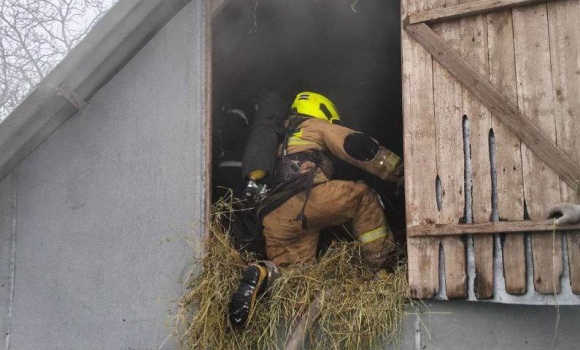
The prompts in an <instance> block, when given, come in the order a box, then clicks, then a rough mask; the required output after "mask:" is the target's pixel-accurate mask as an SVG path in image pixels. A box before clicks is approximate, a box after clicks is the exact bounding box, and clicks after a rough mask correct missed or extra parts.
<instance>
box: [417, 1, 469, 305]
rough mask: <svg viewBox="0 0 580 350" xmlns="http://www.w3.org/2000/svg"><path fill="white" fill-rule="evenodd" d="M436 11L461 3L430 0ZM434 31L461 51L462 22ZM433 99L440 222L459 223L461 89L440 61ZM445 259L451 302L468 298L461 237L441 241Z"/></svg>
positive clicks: (435, 64)
mask: <svg viewBox="0 0 580 350" xmlns="http://www.w3.org/2000/svg"><path fill="white" fill-rule="evenodd" d="M427 3H429V4H430V6H431V7H433V8H439V7H444V6H451V5H456V4H457V3H458V0H428V1H427ZM433 30H434V31H435V32H437V33H438V34H439V35H441V37H442V38H443V39H444V40H445V41H447V43H449V45H451V46H452V47H454V48H455V49H456V50H458V51H459V50H460V46H461V43H460V27H459V21H450V22H447V23H441V24H436V25H434V26H433ZM433 91H434V92H433V96H434V102H435V128H436V130H435V132H436V138H437V149H436V151H437V173H438V175H439V178H440V179H441V186H442V191H441V194H442V195H441V203H442V206H441V211H440V213H439V222H440V223H443V224H446V223H458V222H459V220H460V219H461V218H462V217H463V216H464V212H465V193H464V174H463V171H464V157H463V126H462V102H463V101H462V86H461V84H460V83H459V82H458V81H457V80H456V79H455V78H454V77H453V75H451V73H449V72H448V71H447V70H446V69H445V68H444V67H443V66H441V65H440V64H439V63H438V62H436V61H433ZM441 243H442V245H443V254H444V257H445V289H446V292H447V297H448V298H449V299H455V298H465V297H467V266H466V263H467V259H466V246H465V240H464V239H463V238H462V237H447V238H444V239H442V242H441Z"/></svg>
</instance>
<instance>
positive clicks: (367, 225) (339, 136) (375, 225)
mask: <svg viewBox="0 0 580 350" xmlns="http://www.w3.org/2000/svg"><path fill="white" fill-rule="evenodd" d="M353 133H356V131H354V130H351V129H349V128H346V127H343V126H339V125H333V124H330V123H328V122H327V121H324V120H321V119H315V118H309V119H306V120H305V121H303V122H302V123H300V124H299V125H298V129H297V130H296V131H295V132H294V133H293V134H292V136H291V137H290V138H289V139H288V143H287V153H288V154H294V153H299V152H305V151H312V150H317V151H321V152H323V153H331V154H333V155H334V156H336V157H338V158H339V159H341V160H343V161H345V162H347V163H350V164H352V165H354V166H357V167H359V168H361V169H363V170H366V171H368V172H369V173H371V174H374V175H376V176H378V177H380V178H381V179H387V178H389V175H391V174H392V173H393V171H395V169H397V168H399V167H400V163H401V159H400V158H399V157H398V156H397V155H395V154H394V153H392V152H391V151H389V150H387V149H386V148H384V147H379V151H378V153H377V154H376V156H375V157H374V158H373V159H371V160H368V161H360V160H357V159H354V158H353V157H351V156H350V155H349V154H348V153H347V152H346V150H345V147H344V143H345V139H346V137H347V136H348V135H350V134H353ZM315 166H316V165H315V164H314V163H313V162H310V161H305V162H302V164H301V166H300V172H301V173H306V172H308V171H310V170H312V167H315ZM332 172H333V169H332V165H331V162H330V161H329V159H328V158H326V159H324V161H323V162H322V164H321V165H320V169H318V170H317V173H316V176H315V178H314V182H315V183H318V184H319V185H318V186H316V187H314V188H312V191H311V193H310V196H309V197H308V200H307V201H306V195H305V192H300V193H298V194H296V195H294V196H292V197H291V198H290V199H288V200H286V201H285V202H284V203H283V204H281V205H280V206H278V207H277V208H276V209H274V210H273V211H271V212H270V213H268V214H267V215H266V216H265V217H264V219H263V221H262V223H263V225H264V236H265V239H266V254H267V256H268V259H270V260H272V261H273V262H274V263H276V264H278V265H287V264H292V263H312V262H313V261H314V259H315V257H316V247H317V244H318V237H319V234H320V230H322V229H324V228H329V227H333V226H339V225H343V224H347V223H351V224H352V225H353V229H354V235H355V236H356V237H357V238H358V239H359V240H360V241H361V243H362V247H361V254H362V257H363V260H365V261H366V262H367V263H368V264H369V265H370V266H371V267H372V268H380V267H382V266H383V265H384V264H385V263H386V262H387V261H389V260H392V257H393V255H394V253H395V251H396V247H395V245H394V243H393V235H392V233H391V231H390V229H389V227H388V225H387V223H386V221H385V217H384V214H383V209H382V207H381V204H380V201H379V199H378V196H377V195H376V194H375V193H374V192H373V191H372V190H371V189H369V188H368V187H367V186H366V185H365V184H364V183H357V182H352V181H340V180H330V179H332ZM304 203H306V206H305V207H304ZM303 208H305V211H304V214H305V216H306V218H307V219H308V225H307V226H306V227H305V226H304V225H302V223H301V222H300V221H299V220H297V219H296V217H297V215H298V214H299V213H300V211H301V210H302V209H303Z"/></svg>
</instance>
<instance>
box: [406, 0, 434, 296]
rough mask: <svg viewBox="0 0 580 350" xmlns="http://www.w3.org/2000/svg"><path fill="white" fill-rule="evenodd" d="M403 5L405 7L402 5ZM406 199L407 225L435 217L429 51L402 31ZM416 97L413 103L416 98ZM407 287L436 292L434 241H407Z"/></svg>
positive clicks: (409, 2) (417, 6)
mask: <svg viewBox="0 0 580 350" xmlns="http://www.w3.org/2000/svg"><path fill="white" fill-rule="evenodd" d="M407 6H408V7H407ZM424 6H425V4H424V3H423V2H422V1H419V0H403V1H401V10H402V14H403V15H405V14H406V13H407V8H408V9H409V10H410V11H417V10H421V9H423V8H424ZM401 35H402V55H403V57H402V62H403V74H402V76H403V115H404V139H405V144H404V156H405V157H404V158H405V198H406V199H405V202H406V215H407V223H408V224H409V225H425V224H429V223H436V222H438V219H439V217H438V216H439V214H438V211H437V201H436V193H435V179H436V177H437V168H436V163H435V161H436V160H435V157H433V156H431V154H432V150H434V149H435V147H436V145H435V122H434V115H433V80H432V79H433V71H432V66H433V65H432V59H431V55H429V53H428V52H426V51H425V50H424V49H423V48H422V47H421V45H419V44H418V43H417V42H415V41H414V40H413V39H412V38H411V37H409V35H408V34H407V33H406V32H405V31H404V30H402V31H401ZM418 96H420V97H421V99H420V101H418V99H417V97H418ZM407 252H408V255H409V286H410V290H411V296H412V297H414V298H433V297H434V296H435V295H436V294H437V292H438V291H439V272H438V267H439V239H437V238H435V239H433V238H419V239H415V238H409V239H407Z"/></svg>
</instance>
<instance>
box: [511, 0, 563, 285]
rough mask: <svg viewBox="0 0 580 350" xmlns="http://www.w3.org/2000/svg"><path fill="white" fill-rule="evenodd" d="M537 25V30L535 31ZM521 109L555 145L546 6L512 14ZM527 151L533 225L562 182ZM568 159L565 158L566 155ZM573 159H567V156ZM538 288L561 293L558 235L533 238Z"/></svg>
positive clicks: (527, 194) (556, 199) (526, 186)
mask: <svg viewBox="0 0 580 350" xmlns="http://www.w3.org/2000/svg"><path fill="white" fill-rule="evenodd" d="M531 24H533V25H531ZM513 27H514V48H515V59H516V79H517V84H518V105H519V108H520V110H521V111H522V113H524V114H526V115H527V116H528V117H529V118H530V119H531V120H532V121H533V123H534V124H535V125H537V126H538V127H539V128H540V129H541V130H542V131H543V132H544V134H545V135H547V137H549V139H550V140H551V141H555V140H556V133H555V129H556V125H555V119H554V112H555V111H554V101H553V91H552V86H551V85H552V69H551V66H550V46H549V45H550V42H549V36H548V21H547V10H546V5H545V4H541V5H536V6H531V7H526V8H518V9H514V10H513ZM526 146H527V147H522V159H523V169H524V172H523V174H524V194H525V198H526V207H527V209H528V214H529V216H530V218H531V219H532V220H539V219H543V218H544V216H545V215H546V213H547V212H548V210H549V208H550V207H551V206H553V205H555V204H557V203H558V202H560V181H559V179H558V176H557V175H556V174H555V173H554V172H553V171H552V170H551V169H549V168H547V167H546V164H545V163H544V162H543V161H542V160H539V159H538V158H537V157H535V155H534V154H533V153H532V152H531V151H530V148H531V145H528V143H526ZM563 155H564V154H563ZM564 156H565V157H566V158H567V159H570V158H569V157H568V156H567V155H564ZM532 251H533V265H534V286H535V289H536V291H537V292H539V293H541V294H554V293H559V292H560V276H561V274H562V241H561V236H560V234H559V233H555V234H554V236H553V237H552V236H551V235H538V234H532Z"/></svg>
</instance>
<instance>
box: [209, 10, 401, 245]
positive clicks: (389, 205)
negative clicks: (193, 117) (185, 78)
mask: <svg viewBox="0 0 580 350" xmlns="http://www.w3.org/2000/svg"><path fill="white" fill-rule="evenodd" d="M212 40H213V82H212V86H213V90H212V99H213V124H214V133H213V147H214V152H213V154H214V159H213V162H214V163H213V164H214V171H213V174H214V176H213V181H214V199H215V198H216V197H218V196H219V195H220V194H222V193H223V191H221V190H220V189H218V188H217V186H227V187H234V190H236V191H235V192H236V193H239V191H241V188H240V187H241V186H243V185H244V183H243V181H242V175H241V173H240V172H239V168H238V171H236V170H235V161H236V160H241V154H242V153H243V146H244V142H245V139H246V138H247V131H245V130H243V123H245V121H243V122H242V121H241V120H242V119H243V118H242V119H240V117H239V116H240V114H239V112H237V111H235V112H231V110H232V109H236V110H241V111H243V112H244V115H245V116H246V118H247V119H248V123H251V121H252V117H253V113H254V111H255V110H254V103H255V101H256V99H257V98H258V96H260V94H261V93H263V92H264V91H269V90H278V91H281V92H282V93H283V94H284V97H285V98H287V100H288V106H290V104H291V103H292V99H293V97H294V96H295V95H296V93H298V92H300V91H303V90H310V91H315V92H320V93H322V94H324V95H326V96H328V97H329V98H330V99H331V100H333V101H334V102H335V104H336V105H337V106H338V108H339V110H340V113H341V116H342V120H343V124H344V125H345V126H347V127H350V128H352V129H356V130H359V131H362V132H364V133H366V134H368V135H370V136H372V137H374V138H375V139H376V140H378V141H379V142H380V143H381V144H382V145H384V146H385V147H387V148H389V149H391V150H393V151H394V152H396V153H397V154H399V155H402V152H403V137H402V135H403V130H402V111H401V60H400V57H401V47H400V10H399V1H398V0H359V1H355V0H268V1H266V0H243V1H232V2H231V3H230V4H229V5H228V6H227V7H226V8H225V9H224V10H223V11H222V12H221V13H220V14H219V15H218V16H217V17H216V18H215V19H214V21H213V30H212ZM227 111H230V113H227ZM232 120H237V121H236V122H233V121H232ZM236 123H238V126H236ZM227 128H230V129H229V130H226V129H227ZM232 135H235V136H232ZM224 148H225V151H224ZM224 160H226V161H229V162H230V163H228V164H229V165H230V166H232V167H231V169H230V170H231V171H225V172H224V171H220V172H218V171H216V169H217V167H218V166H219V162H220V161H222V164H223V161H224ZM232 161H234V162H232ZM222 170H223V169H222ZM341 177H343V178H347V179H357V180H364V181H365V182H366V183H367V184H369V185H370V186H371V187H373V188H374V189H375V190H376V191H377V192H378V193H380V194H381V196H382V198H383V200H384V202H385V206H386V210H385V212H386V214H387V217H388V219H389V222H390V224H391V226H392V228H393V231H395V234H396V235H397V236H398V238H399V239H398V240H399V241H400V242H401V243H402V240H403V239H404V225H405V218H404V199H403V191H402V189H401V190H400V191H398V192H399V193H397V194H395V192H396V191H395V190H394V189H393V188H390V187H389V185H388V184H385V183H383V182H381V181H380V180H378V179H375V178H373V177H372V176H370V175H366V174H364V173H362V172H360V171H357V170H356V169H352V168H347V169H346V170H345V171H343V172H342V174H341Z"/></svg>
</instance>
